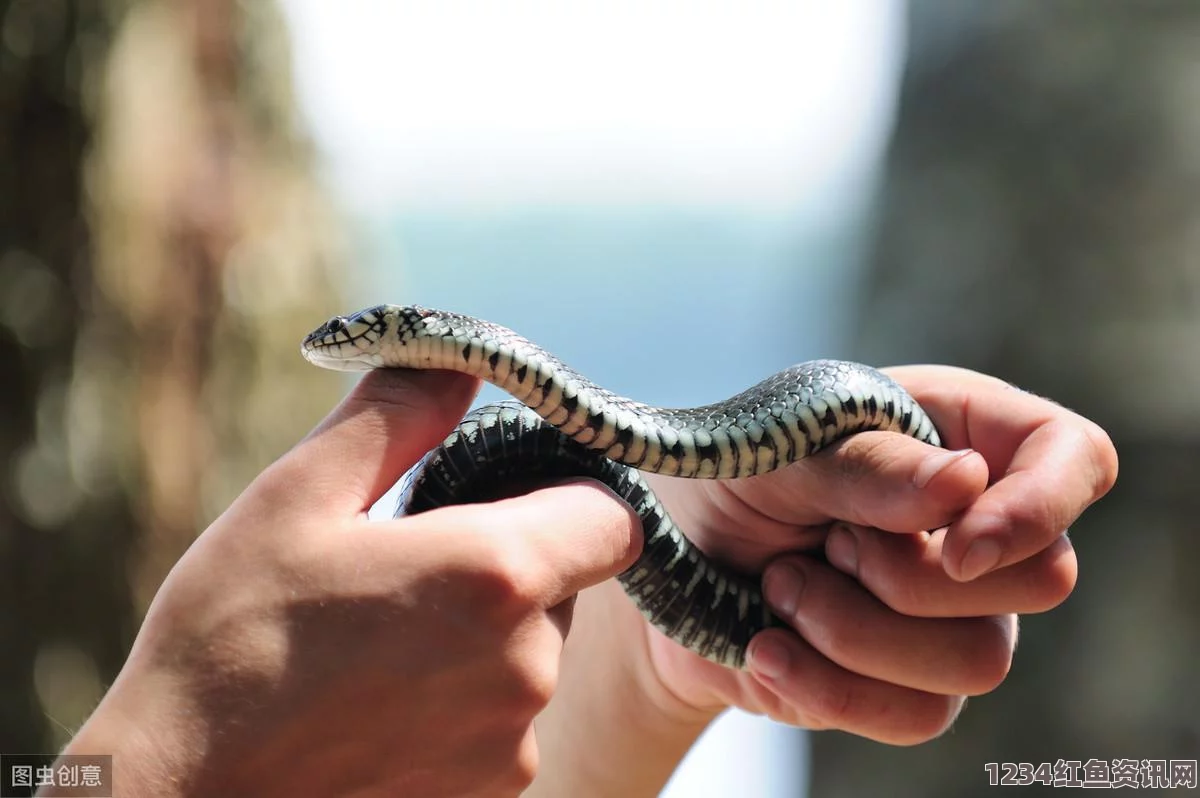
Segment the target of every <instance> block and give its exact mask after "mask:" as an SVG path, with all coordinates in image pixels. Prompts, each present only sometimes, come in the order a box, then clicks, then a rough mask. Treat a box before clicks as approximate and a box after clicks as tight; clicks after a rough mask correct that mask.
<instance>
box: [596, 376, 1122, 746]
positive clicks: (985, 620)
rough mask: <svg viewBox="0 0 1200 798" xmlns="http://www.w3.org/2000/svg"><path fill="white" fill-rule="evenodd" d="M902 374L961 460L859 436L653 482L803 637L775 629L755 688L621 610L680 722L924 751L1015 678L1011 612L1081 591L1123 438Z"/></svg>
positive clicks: (944, 381) (891, 437) (974, 387)
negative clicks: (757, 720)
mask: <svg viewBox="0 0 1200 798" xmlns="http://www.w3.org/2000/svg"><path fill="white" fill-rule="evenodd" d="M890 374H891V375H892V376H893V377H894V378H895V379H897V380H898V381H899V382H900V383H901V384H903V385H904V386H905V387H906V388H908V390H909V391H910V392H911V393H912V394H913V395H914V396H915V397H916V399H917V400H918V401H919V402H920V403H921V405H922V406H923V407H924V408H925V409H926V411H927V412H928V413H929V414H930V415H931V416H932V418H933V420H934V422H935V423H936V425H937V426H938V428H939V430H940V431H941V433H942V436H943V439H944V442H945V445H946V446H947V447H948V449H949V450H951V451H946V450H939V449H935V448H933V447H929V446H926V445H925V444H922V443H919V442H917V441H914V440H912V439H910V438H906V437H903V436H899V435H895V434H890V433H863V434H861V435H856V436H853V437H851V438H849V439H847V440H845V441H843V442H842V443H840V444H838V445H836V446H834V447H832V448H831V449H829V450H827V451H825V452H822V453H819V454H817V455H815V456H813V457H811V458H808V459H807V460H805V461H803V462H801V463H799V464H797V465H794V466H791V467H789V468H787V469H783V470H780V471H777V472H774V473H771V474H767V475H764V476H761V477H755V478H751V479H747V480H737V481H729V482H711V481H700V480H696V481H686V480H673V479H664V478H659V479H657V480H655V481H654V487H655V490H656V492H657V493H658V494H659V495H660V497H661V498H662V499H663V501H664V502H665V503H666V505H667V507H668V509H669V510H670V511H671V513H672V515H673V516H674V517H675V520H676V521H677V522H679V524H680V526H681V528H682V529H684V530H685V531H686V533H687V534H688V535H689V537H692V539H693V540H695V541H697V542H698V543H699V544H700V545H701V546H702V547H703V548H704V549H705V550H706V551H707V552H708V553H710V554H712V555H714V556H715V557H716V559H718V560H722V561H725V562H728V563H731V564H734V565H737V566H739V567H741V568H743V569H745V570H746V571H748V572H751V573H755V572H759V571H761V570H762V569H763V567H764V566H765V565H767V563H768V562H770V565H769V566H768V567H767V570H766V572H765V574H764V587H765V593H766V596H767V599H768V601H769V602H770V603H771V604H772V606H773V608H774V609H775V611H776V613H777V614H778V615H780V617H782V618H784V619H785V620H786V621H787V622H788V623H789V624H791V625H792V626H793V627H794V629H795V631H796V632H798V633H799V634H798V635H797V634H795V633H793V632H791V631H789V630H784V629H772V630H767V631H764V632H762V633H760V634H759V635H758V636H757V637H756V638H755V639H754V641H753V642H752V643H751V645H750V649H749V667H750V672H749V673H738V672H734V671H730V670H727V669H724V668H720V667H718V666H715V665H712V664H711V663H708V662H705V661H704V660H701V659H700V658H698V657H696V656H695V655H693V654H691V653H690V652H687V651H685V650H684V649H682V648H681V647H679V646H676V645H674V644H673V643H671V642H670V641H668V640H667V639H666V638H665V637H663V636H661V635H660V634H658V633H657V632H656V631H654V630H653V629H652V628H650V627H649V626H647V625H645V624H644V623H639V622H640V616H637V615H636V613H633V614H630V613H629V612H628V610H626V609H623V608H622V609H614V610H613V612H614V613H620V614H621V615H622V617H624V618H625V619H626V624H627V625H633V624H638V625H640V626H641V627H642V628H643V631H644V634H645V635H646V637H647V642H646V646H645V647H643V648H642V649H641V652H642V654H643V655H644V656H643V662H644V664H645V665H646V666H648V668H649V669H650V670H651V671H652V672H653V674H654V675H655V676H656V677H657V679H656V681H657V683H658V685H660V686H661V688H662V690H663V692H665V693H668V694H670V695H671V696H673V698H674V699H676V700H677V708H678V709H680V710H681V711H682V712H694V711H697V710H699V711H708V712H716V711H717V710H719V709H720V708H723V707H725V706H727V705H733V706H740V707H743V708H745V709H747V710H749V711H751V712H756V713H763V714H767V715H769V716H771V717H773V718H775V719H777V720H780V721H783V722H786V723H791V724H795V725H799V726H805V727H808V728H839V729H843V730H846V731H850V732H854V733H856V734H860V735H863V736H866V737H870V738H873V739H876V740H880V741H884V742H889V743H897V744H908V743H915V742H921V741H924V740H928V739H930V738H933V737H936V736H937V735H939V734H940V733H941V732H942V731H944V730H945V729H946V728H947V727H948V726H949V724H950V723H951V722H952V721H953V719H954V718H955V717H956V716H957V713H958V712H959V710H960V708H961V706H962V703H963V700H964V696H968V695H977V694H980V693H984V692H988V691H990V690H992V689H994V688H995V687H996V686H997V685H998V684H999V683H1000V682H1001V681H1002V680H1003V679H1004V677H1005V675H1006V674H1007V672H1008V668H1009V666H1010V663H1011V658H1012V653H1013V648H1014V646H1015V644H1016V632H1017V623H1016V615H1015V614H1016V613H1033V612H1040V611H1044V610H1047V609H1050V608H1052V607H1054V606H1056V605H1057V604H1058V603H1059V602H1061V601H1062V600H1063V599H1064V598H1065V597H1066V596H1067V595H1068V594H1069V593H1070V591H1071V590H1072V588H1073V587H1074V583H1075V578H1076V560H1075V554H1074V551H1073V549H1072V547H1071V544H1070V542H1069V541H1068V540H1067V537H1066V534H1065V532H1066V529H1067V528H1068V526H1070V525H1071V524H1072V523H1073V522H1074V521H1075V519H1076V518H1078V516H1079V515H1080V513H1082V512H1083V510H1084V509H1085V508H1086V507H1087V506H1088V505H1090V504H1091V503H1092V502H1094V501H1096V500H1097V499H1098V498H1100V497H1101V496H1103V495H1104V494H1105V493H1106V492H1107V491H1108V490H1109V489H1110V488H1111V486H1112V484H1113V482H1114V480H1115V478H1116V473H1117V458H1116V453H1115V450H1114V449H1113V446H1112V443H1111V442H1110V440H1109V439H1108V436H1107V435H1106V434H1105V433H1104V432H1103V431H1102V430H1101V429H1100V428H1099V427H1097V426H1096V425H1095V424H1093V423H1092V422H1090V421H1087V420H1086V419H1084V418H1082V417H1080V416H1078V415H1076V414H1074V413H1072V412H1070V411H1068V410H1066V409H1064V408H1062V407H1060V406H1058V405H1056V404H1054V403H1052V402H1050V401H1047V400H1045V399H1041V398H1038V397H1036V396H1032V395H1030V394H1027V393H1024V392H1022V391H1019V390H1016V389H1013V388H1012V387H1011V386H1009V385H1008V384H1006V383H1004V382H1002V381H1000V380H997V379H994V378H991V377H987V376H984V375H981V374H978V373H974V372H970V371H966V370H963V369H954V368H948V367H936V366H917V367H905V368H897V369H892V370H890ZM953 450H959V451H953ZM962 450H967V451H962ZM923 530H936V531H934V532H932V533H926V532H924V531H923ZM804 549H811V550H813V552H812V553H811V554H798V553H796V552H797V551H799V550H804ZM779 555H783V556H779ZM605 590H608V592H609V593H610V594H611V592H612V591H611V589H609V588H605ZM631 650H632V649H631ZM635 653H636V652H635Z"/></svg>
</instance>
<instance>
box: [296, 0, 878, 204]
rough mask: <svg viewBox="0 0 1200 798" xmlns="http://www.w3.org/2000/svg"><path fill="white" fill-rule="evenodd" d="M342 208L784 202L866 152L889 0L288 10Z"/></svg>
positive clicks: (305, 3)
mask: <svg viewBox="0 0 1200 798" xmlns="http://www.w3.org/2000/svg"><path fill="white" fill-rule="evenodd" d="M284 7H285V9H286V12H287V15H288V18H289V20H290V21H291V23H292V25H293V29H294V34H295V40H296V42H295V46H296V70H297V81H298V84H299V88H300V93H301V101H302V103H303V105H304V107H305V109H306V111H307V115H308V117H309V119H310V121H311V124H312V130H313V133H314V136H315V138H316V140H317V142H318V145H319V146H320V147H321V148H322V149H323V151H324V153H325V156H326V160H327V166H328V167H329V169H330V177H331V179H332V182H333V185H334V187H335V189H336V190H337V191H338V192H339V194H341V195H342V197H343V198H344V199H345V201H346V202H348V203H349V204H350V205H351V206H352V207H354V208H357V209H361V210H380V209H386V210H397V209H401V208H407V207H412V206H419V207H429V206H441V205H456V206H457V205H482V206H485V207H487V206H495V205H501V204H503V205H505V206H511V205H512V204H514V203H517V204H522V203H530V204H535V203H539V202H546V201H553V202H556V203H562V202H583V203H586V204H597V203H600V204H613V203H616V204H629V203H633V204H646V203H655V204H668V205H681V204H682V205H691V206H694V205H728V204H731V203H732V204H736V205H739V206H743V207H745V206H747V205H749V206H750V207H760V206H768V207H777V206H795V205H796V204H797V203H799V202H802V201H803V200H804V199H805V198H806V197H819V196H820V195H821V194H822V192H823V191H824V190H826V189H827V188H828V187H830V186H833V185H836V183H837V182H838V181H839V180H841V179H843V178H844V177H845V175H846V174H847V172H849V171H853V170H855V169H858V168H861V164H862V162H863V157H864V154H866V155H867V158H868V160H869V159H870V157H871V155H873V154H874V153H876V152H878V150H879V148H880V147H881V146H882V142H883V140H884V137H885V136H886V133H887V127H888V125H889V119H890V115H891V109H892V104H893V93H894V78H893V72H892V69H893V67H894V65H895V63H896V60H897V59H898V58H899V57H900V48H901V46H902V43H901V34H900V22H901V14H902V5H901V2H900V0H842V2H838V3H830V2H821V1H820V0H795V1H794V2H767V1H766V0H764V1H763V2H744V3H733V2H716V1H715V0H693V2H656V3H647V2H636V0H607V2H586V1H583V0H580V1H578V2H569V1H567V0H561V1H560V2H548V1H546V2H533V1H531V0H511V1H510V2H503V3H500V2H487V0H437V2H427V1H426V2H420V1H419V0H395V1H394V2H386V0H379V1H377V2H371V1H370V0H344V1H343V2H338V3H334V2H329V0H285V2H284Z"/></svg>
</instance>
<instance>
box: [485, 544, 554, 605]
mask: <svg viewBox="0 0 1200 798" xmlns="http://www.w3.org/2000/svg"><path fill="white" fill-rule="evenodd" d="M468 570H469V572H470V573H469V577H470V579H471V582H472V585H473V588H474V591H473V592H474V593H475V598H476V600H477V601H478V602H479V605H480V607H481V608H487V609H488V610H490V611H494V612H500V613H503V614H508V613H512V612H516V613H518V614H525V613H527V612H529V611H531V610H533V609H535V608H537V607H538V606H539V599H540V596H539V590H538V584H539V579H538V574H537V571H538V569H537V567H536V561H535V560H534V558H533V557H532V555H531V553H530V552H528V551H527V550H526V547H524V546H522V545H521V544H520V543H519V542H517V541H516V540H512V539H501V536H491V535H485V536H482V539H481V541H480V543H479V545H478V546H477V548H476V550H475V552H474V557H473V558H472V561H471V564H470V566H469V568H468Z"/></svg>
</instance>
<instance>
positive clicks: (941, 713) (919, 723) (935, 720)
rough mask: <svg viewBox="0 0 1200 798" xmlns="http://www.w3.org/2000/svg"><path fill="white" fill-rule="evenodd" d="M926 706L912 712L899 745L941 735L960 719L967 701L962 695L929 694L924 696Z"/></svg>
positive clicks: (923, 740)
mask: <svg viewBox="0 0 1200 798" xmlns="http://www.w3.org/2000/svg"><path fill="white" fill-rule="evenodd" d="M923 698H924V699H925V700H924V702H923V703H924V704H925V706H923V707H921V708H920V709H918V710H916V711H914V712H912V713H910V715H909V723H908V724H907V727H906V728H905V729H904V731H903V734H902V735H901V737H900V739H897V740H895V741H894V742H895V743H896V744H897V745H920V744H922V743H927V742H929V741H930V740H936V739H937V738H938V737H941V736H942V735H943V734H945V733H946V732H947V731H949V730H950V727H951V726H953V725H954V721H955V720H957V719H958V716H959V714H960V713H961V712H962V709H963V707H964V706H965V705H966V701H965V699H964V698H963V697H961V696H945V695H933V694H929V695H927V696H925V697H923Z"/></svg>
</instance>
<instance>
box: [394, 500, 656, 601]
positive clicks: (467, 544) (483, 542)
mask: <svg viewBox="0 0 1200 798" xmlns="http://www.w3.org/2000/svg"><path fill="white" fill-rule="evenodd" d="M389 523H391V524H403V525H404V534H403V535H385V536H381V540H383V541H388V542H389V543H388V545H389V546H390V547H395V546H397V544H398V542H399V541H407V542H408V543H409V544H411V543H412V542H414V541H418V540H420V539H421V537H422V535H426V536H428V537H429V538H430V539H435V540H438V541H441V542H443V543H445V544H447V545H448V546H449V548H450V549H451V550H453V551H454V553H455V554H454V556H455V557H456V558H457V560H458V567H460V568H463V569H465V570H467V571H468V572H473V573H486V574H492V575H494V576H495V577H497V578H499V579H500V580H501V581H502V582H503V583H505V584H508V585H510V586H511V588H512V590H513V591H514V592H515V593H516V594H518V595H521V596H524V597H526V598H528V599H530V600H532V601H534V602H536V603H537V604H539V605H540V606H542V607H543V608H547V609H548V608H550V607H553V606H555V605H558V604H560V603H562V602H563V601H565V600H567V599H569V598H571V597H572V596H574V595H575V594H576V593H578V592H579V591H581V590H583V589H584V588H587V587H591V586H592V585H596V584H599V583H600V582H603V581H604V580H606V579H608V578H610V577H613V576H616V575H617V574H619V573H621V572H622V571H624V570H625V569H626V568H628V567H629V566H630V565H632V564H633V563H634V562H635V561H636V560H637V558H638V555H639V554H640V553H641V550H642V534H641V528H642V524H641V519H640V518H638V516H637V514H636V513H635V512H634V511H633V509H632V508H631V507H630V506H629V505H628V504H626V503H625V502H623V501H621V500H620V499H619V498H617V496H616V494H614V493H613V492H612V491H611V490H609V488H608V487H607V486H605V485H603V484H601V483H600V482H596V481H594V480H590V479H577V480H571V481H568V482H563V483H561V484H559V485H555V486H553V487H547V488H542V489H540V490H535V491H533V492H531V493H529V494H526V495H524V496H518V497H516V498H511V499H501V500H499V501H494V502H489V503H483V504H466V505H452V506H447V507H441V508H438V509H436V510H431V511H429V512H427V513H421V514H419V515H414V516H407V517H404V518H400V519H397V520H396V521H391V522H383V525H382V528H385V529H386V525H387V524H389ZM394 554H395V556H400V557H407V558H411V556H412V555H411V553H408V552H405V551H404V550H403V549H401V548H394ZM388 556H389V555H388V554H386V553H383V552H380V553H377V554H376V555H375V558H374V559H375V561H376V562H385V561H387V558H388Z"/></svg>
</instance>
